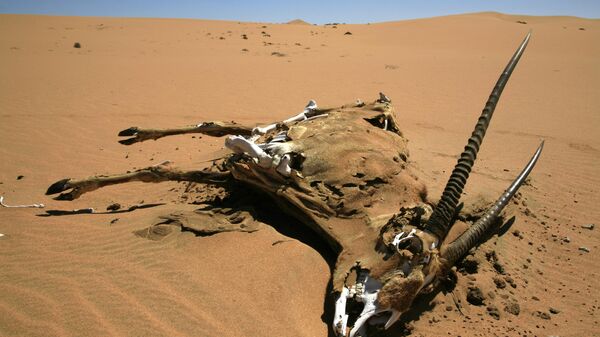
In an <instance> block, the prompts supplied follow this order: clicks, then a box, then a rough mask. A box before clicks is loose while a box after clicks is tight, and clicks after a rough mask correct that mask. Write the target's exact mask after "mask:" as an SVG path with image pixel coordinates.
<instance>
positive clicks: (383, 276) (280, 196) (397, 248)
mask: <svg viewBox="0 0 600 337" xmlns="http://www.w3.org/2000/svg"><path fill="white" fill-rule="evenodd" d="M528 40H529V34H528V35H527V37H526V38H525V40H524V41H523V42H522V43H521V45H520V46H519V48H518V50H517V51H516V53H515V54H514V56H513V57H512V59H511V60H510V62H509V63H508V65H507V67H506V69H505V70H504V72H503V73H502V75H501V76H500V78H499V80H498V82H497V84H496V86H495V87H494V89H493V91H492V93H491V95H490V97H489V99H488V101H487V103H486V105H485V108H484V109H483V112H482V114H481V116H480V117H479V120H478V121H477V125H476V126H475V130H474V131H473V134H472V135H471V137H470V138H469V140H468V143H467V145H466V147H465V149H464V152H463V153H462V154H461V156H460V159H459V160H458V163H457V164H456V166H455V168H454V170H453V171H452V174H451V176H450V179H449V180H448V183H447V185H446V187H445V189H444V192H443V194H442V196H441V198H440V200H439V202H438V203H437V205H435V207H433V208H432V207H431V206H430V205H431V204H430V203H429V202H428V200H427V199H426V198H427V196H426V190H425V186H424V184H423V183H421V182H420V181H417V179H416V177H415V175H414V174H413V173H412V167H411V164H410V163H409V162H408V161H407V158H408V150H407V140H406V139H405V138H404V137H403V135H402V133H401V131H400V128H399V125H398V122H397V120H396V118H395V115H394V110H393V108H392V105H391V101H390V100H389V99H388V98H387V97H386V96H385V95H383V94H380V97H379V99H378V100H376V101H374V102H372V103H367V104H365V103H362V102H357V103H355V104H350V105H345V106H342V107H336V108H319V107H317V105H316V103H315V102H314V101H311V102H310V103H309V104H308V105H307V106H306V108H305V110H304V111H303V112H302V113H301V114H299V115H297V116H295V117H292V118H290V119H288V120H286V121H283V122H281V123H275V124H271V125H268V126H265V127H258V128H251V127H246V126H241V125H239V124H236V123H222V122H211V123H202V124H199V125H196V126H192V127H188V128H182V129H170V130H149V129H138V128H130V129H127V130H124V131H122V132H121V133H120V134H119V135H120V136H126V137H131V138H128V139H125V140H122V141H121V143H123V144H126V145H129V144H133V143H136V142H141V141H144V140H148V139H157V138H161V137H164V136H167V135H172V134H181V133H194V132H197V133H203V134H208V135H211V136H224V135H230V136H228V137H227V138H226V140H225V144H226V147H228V148H229V149H231V150H232V152H233V153H232V154H230V155H228V156H227V157H225V158H224V159H221V160H220V161H219V163H218V165H213V167H212V168H210V169H204V170H198V171H179V170H175V169H173V168H170V167H168V166H161V165H159V166H154V167H150V168H146V169H141V170H137V171H135V172H131V173H127V174H123V175H113V176H97V177H91V178H87V179H83V180H74V179H64V180H61V181H59V182H57V183H55V184H53V185H52V186H50V188H49V189H48V192H47V194H55V193H61V192H62V194H60V195H59V196H58V197H57V199H62V200H71V199H74V198H77V197H79V196H80V195H81V194H83V193H85V192H89V191H92V190H95V189H97V188H100V187H103V186H106V185H112V184H118V183H123V182H127V181H144V182H159V181H166V180H175V181H192V182H197V183H203V184H209V185H219V186H224V187H226V188H230V187H232V186H236V185H243V186H246V187H251V188H253V189H256V190H259V191H261V192H262V193H266V194H268V195H269V196H270V197H272V199H273V200H274V201H275V202H276V203H277V204H278V205H279V207H280V208H281V209H282V210H283V211H284V212H285V213H287V214H290V215H292V216H294V217H295V218H297V219H298V220H299V221H300V222H301V223H302V224H304V225H305V226H306V227H308V228H310V229H312V230H313V231H314V232H316V233H317V234H318V235H319V236H321V237H323V238H324V239H325V240H326V241H327V243H328V244H329V245H330V246H331V248H332V249H333V250H334V251H335V252H336V253H337V256H338V258H337V262H336V265H335V268H334V271H333V291H334V296H336V303H335V314H334V317H333V329H334V330H335V332H336V333H337V334H338V335H340V336H359V335H362V336H364V335H365V334H366V328H367V326H368V325H370V324H371V325H373V324H375V325H376V324H380V325H384V326H385V327H386V328H387V327H389V326H390V325H392V324H393V323H394V322H395V321H396V320H397V319H398V318H399V316H400V315H401V314H402V313H403V312H405V311H406V310H407V309H408V308H409V307H410V306H411V304H412V302H413V300H414V299H415V297H416V296H417V295H418V294H419V293H421V292H423V291H425V290H427V289H431V287H433V286H435V284H436V281H439V280H440V279H442V278H444V277H445V275H446V273H447V272H448V271H449V270H450V268H451V267H452V266H453V265H454V264H455V263H456V262H457V260H459V259H460V258H461V257H462V256H463V255H464V254H465V253H466V252H467V251H468V250H469V249H471V248H472V247H474V246H476V245H478V244H480V243H481V241H482V239H483V236H484V233H486V232H489V231H490V230H491V229H492V228H491V227H493V226H494V224H495V223H496V222H495V221H494V220H495V218H497V217H498V216H499V214H500V212H501V211H502V209H503V208H504V207H505V206H506V204H507V203H508V201H509V200H510V199H511V198H512V196H513V195H514V194H515V192H516V191H517V189H518V188H519V187H520V185H521V184H522V183H523V181H524V180H525V178H526V177H527V175H528V174H529V173H530V172H531V170H532V169H533V166H534V165H535V163H536V160H537V159H538V157H539V155H540V152H541V150H542V146H543V143H542V145H540V146H539V148H538V149H537V151H536V152H535V154H534V155H533V157H532V158H531V160H530V161H529V163H528V164H527V165H526V167H525V168H524V169H523V171H522V172H521V174H519V176H518V177H517V178H516V179H515V181H514V182H513V183H512V184H511V185H510V187H509V188H508V189H507V190H506V191H505V192H504V193H503V194H502V195H501V197H500V198H499V199H498V200H497V201H496V202H495V203H494V204H493V205H492V206H491V207H490V208H489V210H488V211H487V212H486V213H485V215H484V216H483V217H481V218H480V219H479V220H478V221H477V222H476V223H475V224H473V225H472V226H471V227H470V228H469V229H468V230H466V231H465V232H464V233H463V234H462V235H461V236H459V237H458V239H456V240H455V241H453V242H445V241H444V239H445V238H446V235H447V233H448V231H449V229H450V227H451V226H452V225H453V223H452V221H453V218H454V215H455V213H456V212H457V205H458V202H459V198H460V196H461V193H462V191H463V187H464V186H465V184H466V182H467V178H468V177H469V173H470V171H471V168H472V166H473V163H474V161H475V158H476V156H477V152H478V150H479V147H480V145H481V143H482V141H483V137H484V135H485V132H486V129H487V127H488V124H489V122H490V120H491V118H492V114H493V112H494V109H495V107H496V103H497V102H498V99H499V98H500V94H501V93H502V90H503V89H504V86H505V85H506V82H507V81H508V79H509V77H510V75H511V73H512V71H513V70H514V68H515V66H516V64H517V62H518V61H519V58H520V57H521V55H522V53H523V50H524V49H525V47H526V45H527V42H528ZM398 210H400V212H398ZM233 226H235V225H233ZM355 304H358V305H359V306H362V307H359V309H358V310H354V312H355V313H354V314H352V313H350V311H351V310H350V309H349V308H350V307H351V306H352V307H353V308H356V307H357V306H356V305H355ZM367 323H369V324H367Z"/></svg>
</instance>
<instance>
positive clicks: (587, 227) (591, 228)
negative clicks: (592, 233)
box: [581, 223, 595, 230]
mask: <svg viewBox="0 0 600 337" xmlns="http://www.w3.org/2000/svg"><path fill="white" fill-rule="evenodd" d="M594 226H595V225H594V224H593V223H589V224H587V225H581V228H584V229H589V230H593V229H594Z"/></svg>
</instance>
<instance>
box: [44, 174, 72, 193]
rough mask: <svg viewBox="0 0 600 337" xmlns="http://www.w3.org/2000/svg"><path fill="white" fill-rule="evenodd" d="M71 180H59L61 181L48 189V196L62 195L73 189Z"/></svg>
mask: <svg viewBox="0 0 600 337" xmlns="http://www.w3.org/2000/svg"><path fill="white" fill-rule="evenodd" d="M70 180H71V179H69V178H67V179H63V180H59V181H57V182H55V183H54V184H52V185H51V186H50V187H48V190H47V191H46V195H51V194H56V193H60V192H62V191H64V190H67V189H69V188H71V187H70V186H69V181H70Z"/></svg>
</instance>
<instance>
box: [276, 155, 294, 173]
mask: <svg viewBox="0 0 600 337" xmlns="http://www.w3.org/2000/svg"><path fill="white" fill-rule="evenodd" d="M290 160H291V157H290V155H289V154H285V155H283V157H281V160H280V161H279V165H277V172H279V174H281V175H282V176H284V177H289V176H290V174H292V168H291V167H290Z"/></svg>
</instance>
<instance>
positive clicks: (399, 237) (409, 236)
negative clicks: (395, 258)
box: [392, 228, 417, 249]
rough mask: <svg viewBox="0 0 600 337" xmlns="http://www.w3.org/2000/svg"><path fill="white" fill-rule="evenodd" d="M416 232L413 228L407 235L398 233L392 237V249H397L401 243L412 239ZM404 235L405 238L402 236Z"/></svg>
mask: <svg viewBox="0 0 600 337" xmlns="http://www.w3.org/2000/svg"><path fill="white" fill-rule="evenodd" d="M416 232H417V229H416V228H413V229H412V230H411V231H410V232H409V233H408V234H406V232H400V233H398V234H397V235H396V236H395V237H394V240H393V241H392V245H393V246H394V247H396V249H398V245H400V244H401V243H402V242H404V241H406V240H410V239H412V238H414V237H415V233H416ZM405 234H406V236H404V235H405Z"/></svg>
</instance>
